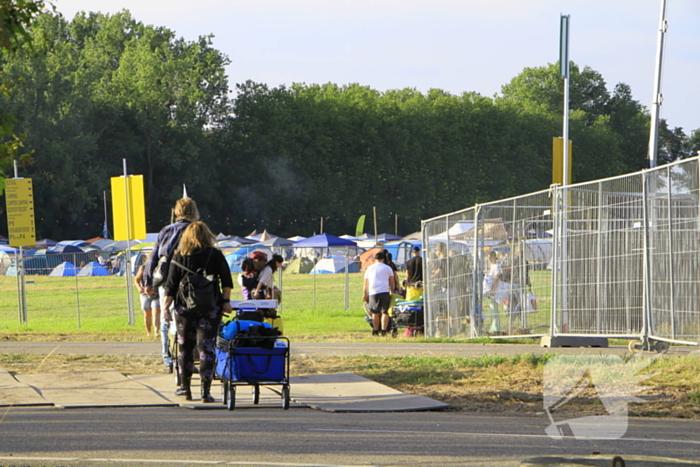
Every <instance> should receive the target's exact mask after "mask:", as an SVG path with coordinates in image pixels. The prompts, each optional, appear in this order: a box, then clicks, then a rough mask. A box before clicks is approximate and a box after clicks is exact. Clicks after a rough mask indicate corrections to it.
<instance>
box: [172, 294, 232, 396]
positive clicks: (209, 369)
mask: <svg viewBox="0 0 700 467" xmlns="http://www.w3.org/2000/svg"><path fill="white" fill-rule="evenodd" d="M176 312H177V314H176V315H175V323H176V324H177V343H178V355H177V363H178V367H179V371H180V376H182V378H183V380H184V381H189V380H190V378H191V377H192V373H193V372H194V356H193V355H192V351H193V350H194V347H195V345H196V346H197V351H198V352H199V378H200V379H201V381H202V383H206V382H211V380H212V379H213V378H214V368H215V365H216V352H215V350H214V349H215V346H216V333H217V331H218V330H219V324H220V323H221V314H220V313H219V309H218V308H215V309H214V310H213V311H212V312H211V313H209V314H208V315H204V316H201V315H199V314H198V313H196V312H191V311H187V310H185V309H184V308H181V307H177V308H176Z"/></svg>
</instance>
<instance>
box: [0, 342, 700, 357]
mask: <svg viewBox="0 0 700 467" xmlns="http://www.w3.org/2000/svg"><path fill="white" fill-rule="evenodd" d="M386 340H387V342H359V343H355V342H292V343H291V345H290V350H291V355H292V356H294V355H308V356H318V357H351V356H359V355H371V356H376V357H400V356H410V357H440V356H442V357H481V356H484V355H502V356H507V355H519V354H534V355H544V354H548V353H549V354H552V353H555V354H563V355H625V354H629V353H630V352H629V350H628V349H627V346H622V345H613V346H610V347H607V348H602V347H553V348H547V347H540V346H539V345H537V344H471V343H462V344H426V343H410V342H405V343H404V342H401V343H399V342H391V340H390V339H389V338H387V339H386ZM50 352H53V353H55V354H62V355H153V356H158V355H160V343H159V342H74V341H64V342H22V341H20V342H11V341H3V342H0V354H16V353H30V354H40V355H45V354H48V353H50ZM648 354H649V355H654V354H655V352H651V353H648ZM667 355H676V356H678V355H696V356H700V350H699V349H698V348H697V347H691V346H672V347H671V348H670V349H669V351H668V352H667Z"/></svg>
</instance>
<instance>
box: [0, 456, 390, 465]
mask: <svg viewBox="0 0 700 467" xmlns="http://www.w3.org/2000/svg"><path fill="white" fill-rule="evenodd" d="M11 460H15V461H16V460H20V461H52V462H122V463H125V464H127V463H136V464H144V463H151V464H156V463H169V464H189V465H191V464H197V465H263V466H264V465H269V466H274V467H360V464H354V465H346V464H299V463H291V464H290V463H287V462H245V461H235V462H227V461H194V460H182V459H109V458H102V457H20V456H9V457H7V456H5V457H0V461H11ZM361 467H378V466H376V465H367V464H361Z"/></svg>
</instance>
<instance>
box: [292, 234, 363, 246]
mask: <svg viewBox="0 0 700 467" xmlns="http://www.w3.org/2000/svg"><path fill="white" fill-rule="evenodd" d="M293 246H294V248H328V247H338V246H357V243H355V242H353V241H352V240H346V239H344V238H340V237H336V236H335V235H330V234H325V233H324V234H321V235H315V236H313V237H309V238H305V239H304V240H299V241H298V242H295V243H294V245H293Z"/></svg>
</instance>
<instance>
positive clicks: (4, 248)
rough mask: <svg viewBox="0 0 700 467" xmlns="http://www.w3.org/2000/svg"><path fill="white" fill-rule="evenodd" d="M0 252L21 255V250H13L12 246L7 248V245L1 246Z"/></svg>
mask: <svg viewBox="0 0 700 467" xmlns="http://www.w3.org/2000/svg"><path fill="white" fill-rule="evenodd" d="M0 251H2V252H4V253H7V254H10V253H19V250H18V249H17V248H12V247H11V246H6V245H0Z"/></svg>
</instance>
